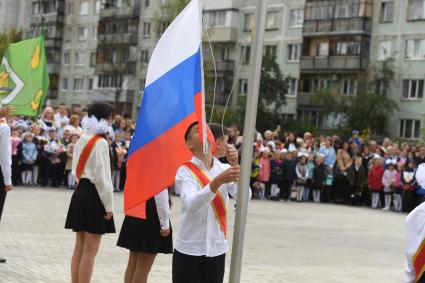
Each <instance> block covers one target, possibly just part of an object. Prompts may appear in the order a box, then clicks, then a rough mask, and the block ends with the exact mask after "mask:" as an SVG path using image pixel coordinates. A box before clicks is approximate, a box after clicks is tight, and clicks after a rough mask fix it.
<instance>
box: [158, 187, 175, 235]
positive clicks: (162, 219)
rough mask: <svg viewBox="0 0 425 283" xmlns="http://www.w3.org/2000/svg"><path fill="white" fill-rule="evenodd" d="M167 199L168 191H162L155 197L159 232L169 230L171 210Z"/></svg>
mask: <svg viewBox="0 0 425 283" xmlns="http://www.w3.org/2000/svg"><path fill="white" fill-rule="evenodd" d="M169 199H170V196H169V195H168V189H164V190H163V191H162V192H160V193H159V194H157V195H156V196H155V204H156V212H157V213H158V218H159V223H160V225H161V230H167V229H170V217H171V210H170V202H169Z"/></svg>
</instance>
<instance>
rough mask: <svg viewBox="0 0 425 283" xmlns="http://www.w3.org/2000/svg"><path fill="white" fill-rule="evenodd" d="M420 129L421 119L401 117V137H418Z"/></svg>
mask: <svg viewBox="0 0 425 283" xmlns="http://www.w3.org/2000/svg"><path fill="white" fill-rule="evenodd" d="M420 129H421V121H420V120H413V119H402V120H400V129H399V130H400V132H399V135H400V137H401V138H405V139H419V137H420Z"/></svg>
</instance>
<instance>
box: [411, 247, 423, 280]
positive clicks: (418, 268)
mask: <svg viewBox="0 0 425 283" xmlns="http://www.w3.org/2000/svg"><path fill="white" fill-rule="evenodd" d="M413 266H414V267H415V272H416V278H415V282H418V281H419V279H421V277H422V275H423V274H424V271H425V240H423V241H422V244H421V245H420V246H419V248H418V250H417V251H416V253H415V256H414V257H413Z"/></svg>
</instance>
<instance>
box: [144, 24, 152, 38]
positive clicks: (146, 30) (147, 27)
mask: <svg viewBox="0 0 425 283" xmlns="http://www.w3.org/2000/svg"><path fill="white" fill-rule="evenodd" d="M150 35H151V23H150V22H144V23H143V36H144V37H149V36H150Z"/></svg>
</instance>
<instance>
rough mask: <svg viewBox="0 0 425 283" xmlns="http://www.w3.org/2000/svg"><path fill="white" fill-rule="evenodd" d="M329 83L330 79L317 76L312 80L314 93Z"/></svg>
mask: <svg viewBox="0 0 425 283" xmlns="http://www.w3.org/2000/svg"><path fill="white" fill-rule="evenodd" d="M328 85H329V81H328V80H327V79H324V78H315V79H313V80H312V85H311V87H312V89H311V91H312V93H317V92H319V91H320V90H322V89H325V88H327V87H328Z"/></svg>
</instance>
